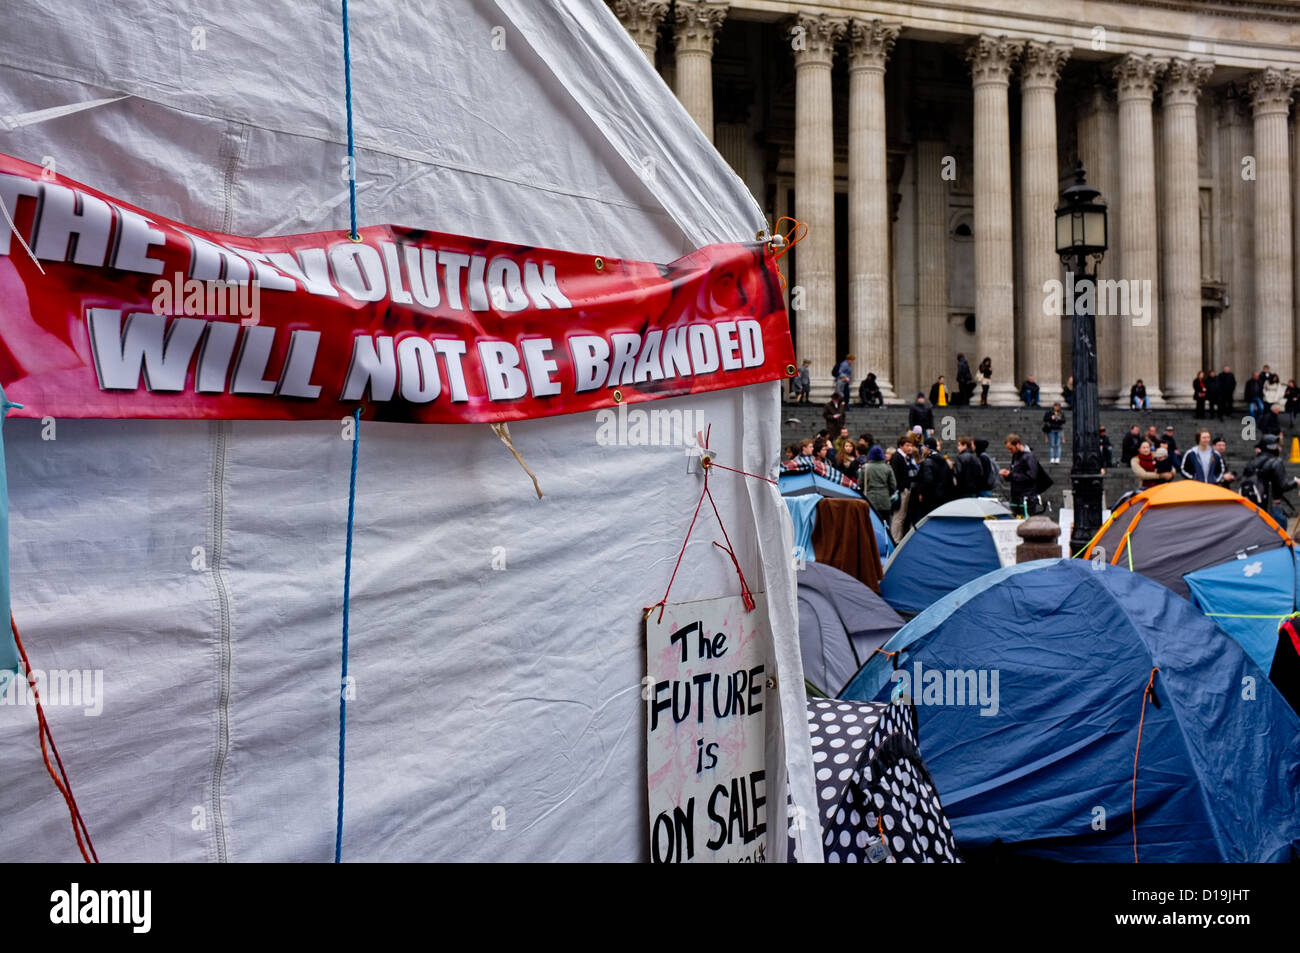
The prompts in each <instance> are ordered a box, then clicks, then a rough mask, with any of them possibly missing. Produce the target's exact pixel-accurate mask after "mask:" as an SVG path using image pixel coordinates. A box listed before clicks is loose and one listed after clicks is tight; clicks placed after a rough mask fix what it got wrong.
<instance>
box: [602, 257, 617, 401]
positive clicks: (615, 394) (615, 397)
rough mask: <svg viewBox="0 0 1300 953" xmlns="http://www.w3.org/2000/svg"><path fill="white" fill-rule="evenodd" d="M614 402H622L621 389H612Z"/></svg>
mask: <svg viewBox="0 0 1300 953" xmlns="http://www.w3.org/2000/svg"><path fill="white" fill-rule="evenodd" d="M596 261H600V259H599V258H597V259H596ZM614 403H616V404H621V403H623V392H622V391H621V390H616V391H614Z"/></svg>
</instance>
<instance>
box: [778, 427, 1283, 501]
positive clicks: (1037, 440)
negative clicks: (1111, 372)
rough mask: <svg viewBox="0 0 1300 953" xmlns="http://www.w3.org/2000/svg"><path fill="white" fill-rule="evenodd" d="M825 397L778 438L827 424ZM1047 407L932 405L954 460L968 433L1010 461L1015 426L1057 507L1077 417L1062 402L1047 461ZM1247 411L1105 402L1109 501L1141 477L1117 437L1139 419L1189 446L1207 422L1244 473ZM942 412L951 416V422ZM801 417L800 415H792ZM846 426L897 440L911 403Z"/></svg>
mask: <svg viewBox="0 0 1300 953" xmlns="http://www.w3.org/2000/svg"><path fill="white" fill-rule="evenodd" d="M821 411H822V405H821V404H805V405H798V404H790V403H786V404H785V405H784V406H783V407H782V426H781V443H782V446H785V445H787V444H790V443H793V442H795V441H797V440H799V439H801V438H804V437H807V436H810V435H812V434H815V433H817V431H819V430H821V429H823V428H824V427H825V421H824V420H823V419H822V415H821ZM1046 411H1047V408H1024V407H978V406H972V407H944V408H936V409H935V411H934V423H935V433H936V435H937V436H939V438H940V440H941V441H942V443H943V448H944V452H945V453H947V454H948V458H949V459H950V460H951V459H952V458H953V457H954V456H955V455H956V451H957V441H956V438H957V437H960V436H965V435H969V436H971V437H975V438H981V437H982V438H984V439H986V440H988V442H989V455H990V456H992V457H993V459H994V461H995V462H996V463H997V464H998V466H999V467H1003V466H1006V465H1007V464H1008V458H1007V451H1006V448H1005V447H1003V446H1002V441H1003V440H1004V439H1005V438H1006V435H1007V434H1008V433H1017V434H1019V435H1020V436H1021V438H1023V439H1024V441H1025V442H1026V443H1027V444H1028V445H1029V447H1030V448H1031V449H1032V450H1033V451H1034V454H1035V456H1037V457H1038V459H1039V461H1040V462H1041V463H1042V464H1043V466H1044V467H1045V468H1046V469H1047V472H1048V473H1050V474H1051V476H1052V480H1053V485H1052V487H1051V488H1050V489H1049V490H1048V492H1047V493H1046V494H1045V495H1046V497H1047V499H1048V501H1049V502H1051V504H1052V505H1053V507H1057V508H1059V507H1060V506H1061V502H1062V495H1061V494H1062V491H1063V490H1067V489H1069V487H1070V465H1071V442H1072V427H1073V420H1072V414H1071V412H1070V410H1069V409H1068V408H1067V409H1066V410H1065V430H1064V432H1063V433H1062V435H1061V461H1062V462H1061V463H1056V464H1052V463H1048V462H1047V446H1048V444H1047V435H1046V434H1044V433H1043V430H1042V428H1043V414H1044V413H1045V412H1046ZM1245 416H1246V414H1245V413H1244V412H1243V411H1240V410H1238V411H1237V413H1236V414H1235V415H1234V417H1233V418H1232V419H1231V420H1228V419H1225V420H1224V421H1222V422H1219V421H1217V420H1204V421H1201V420H1197V419H1196V415H1195V411H1192V410H1168V409H1166V410H1148V411H1132V410H1123V409H1115V408H1105V407H1103V408H1102V410H1101V423H1102V424H1103V425H1105V427H1106V432H1107V434H1108V435H1109V436H1110V439H1111V446H1112V454H1113V455H1114V458H1115V466H1114V467H1112V468H1111V470H1110V471H1109V472H1108V473H1107V475H1106V484H1105V485H1106V505H1107V506H1109V505H1110V503H1111V501H1113V500H1117V499H1119V497H1120V496H1122V495H1123V494H1124V493H1126V492H1128V491H1129V490H1131V489H1133V488H1134V487H1136V486H1137V485H1138V483H1137V480H1136V479H1134V477H1133V474H1132V471H1131V470H1130V469H1129V468H1128V467H1123V466H1120V465H1119V453H1120V445H1121V444H1122V442H1123V439H1124V435H1125V434H1126V433H1128V428H1129V427H1131V426H1132V425H1133V424H1135V423H1136V424H1138V426H1140V427H1141V428H1142V431H1143V432H1144V433H1145V432H1146V428H1147V427H1148V426H1149V425H1151V424H1154V425H1155V427H1156V431H1157V433H1160V434H1162V435H1163V433H1164V428H1165V426H1166V425H1168V424H1173V426H1174V437H1175V439H1176V440H1177V441H1178V449H1179V450H1186V449H1187V448H1188V447H1189V446H1191V445H1192V443H1193V439H1192V438H1193V434H1194V433H1195V431H1196V429H1197V428H1199V427H1200V426H1202V425H1204V426H1206V427H1208V428H1209V429H1210V431H1211V433H1214V434H1220V433H1221V434H1223V436H1224V437H1225V438H1226V440H1227V460H1226V463H1227V466H1228V469H1229V471H1231V472H1233V473H1240V472H1241V470H1242V468H1243V467H1244V466H1245V465H1246V463H1247V462H1248V461H1249V460H1251V459H1252V458H1253V457H1254V456H1255V451H1254V447H1255V439H1256V438H1254V437H1252V438H1250V439H1245V438H1244V437H1243V425H1242V418H1243V417H1245ZM945 418H952V420H951V423H950V424H949V422H948V421H946V420H945ZM792 419H797V420H798V421H800V422H799V423H790V421H791V420H792ZM847 421H848V426H849V433H851V434H853V436H854V437H855V438H856V437H857V436H858V435H859V434H861V433H864V432H865V433H871V434H873V435H874V436H875V438H876V440H877V442H879V443H882V444H884V445H886V446H892V445H893V444H894V442H895V441H896V440H897V439H898V436H899V434H901V433H903V432H904V431H905V430H906V429H907V407H906V406H905V405H897V406H887V407H871V408H867V407H859V406H856V405H852V406H850V407H849V410H848V417H847ZM1296 423H1297V426H1296V427H1293V426H1291V424H1290V420H1289V418H1288V417H1287V415H1286V414H1283V415H1282V441H1283V446H1282V459H1283V461H1287V460H1288V459H1289V457H1290V449H1291V437H1292V436H1293V435H1300V419H1297V421H1296ZM945 433H951V434H952V439H951V440H947V439H943V435H944V434H945ZM1287 469H1288V473H1290V474H1300V465H1292V464H1288V466H1287Z"/></svg>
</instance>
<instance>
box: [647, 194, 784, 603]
mask: <svg viewBox="0 0 1300 953" xmlns="http://www.w3.org/2000/svg"><path fill="white" fill-rule="evenodd" d="M791 221H794V220H793V219H791ZM778 224H779V223H778ZM806 227H807V226H805V228H806ZM800 237H802V236H800ZM712 433H713V425H712V424H710V425H709V428H708V429H707V430H706V431H705V432H704V433H697V434H696V438H697V440H698V441H699V446H700V448H701V449H702V450H703V452H704V453H705V454H707V453H709V449H708V447H709V436H710V435H711V434H712ZM700 467H701V469H703V470H704V489H703V490H702V491H701V493H700V499H699V501H698V502H697V503H696V504H695V515H694V516H692V517H691V525H690V526H689V527H687V530H686V538H685V539H684V540H682V548H681V551H680V552H678V554H677V562H676V564H675V565H674V566H673V574H672V576H670V577H669V579H668V588H667V589H665V590H664V597H663V598H662V599H660V600H659V601H658V602H656V603H655V604H654V605H652V606H647V607H646V609H645V613H646V615H647V616H648V615H649V614H650V613H651V612H653V611H654V610H655V609H658V610H659V621H662V620H663V617H664V609H665V608H666V607H667V605H668V593H670V592H672V589H673V583H674V582H675V581H676V579H677V570H678V569H680V568H681V565H682V557H683V556H685V555H686V546H687V544H688V543H689V542H690V541H691V533H692V532H694V530H695V523H696V521H697V520H698V519H699V518H700V507H702V506H703V505H704V501H705V499H707V500H708V501H709V505H710V506H711V507H712V508H713V516H714V518H715V519H716V520H717V521H718V529H720V530H722V538H723V539H724V540H725V541H726V545H725V546H724V545H723V544H722V543H719V542H718V541H717V540H714V541H713V545H714V546H717V547H718V548H719V549H720V550H722V551H723V552H724V553H726V554H727V555H728V556H730V557H731V565H732V566H734V567H735V569H736V575H737V577H739V579H740V597H741V599H743V600H744V602H745V609H746V611H748V612H753V611H754V606H755V602H754V593H753V591H752V590H751V589H750V588H749V583H748V582H746V580H745V573H744V571H743V570H742V569H741V568H740V560H739V559H737V558H736V551H735V550H734V549H733V548H732V546H731V537H730V536H728V535H727V527H726V526H725V525H723V522H722V514H721V513H719V512H718V504H717V503H716V502H715V501H714V499H713V494H712V493H711V492H709V474H710V473H711V472H712V471H713V470H714V469H715V468H716V469H719V470H728V471H730V472H731V473H739V474H740V475H741V476H747V477H753V478H754V479H755V480H766V481H767V482H768V483H772V484H776V483H777V481H776V480H773V479H771V478H770V477H765V476H760V475H759V474H757V473H747V472H745V471H744V470H737V469H735V468H733V467H724V466H723V465H722V464H720V463H716V462H714V460H713V458H712V457H710V456H705V457H703V458H702V459H701V461H700Z"/></svg>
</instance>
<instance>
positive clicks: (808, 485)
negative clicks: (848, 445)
mask: <svg viewBox="0 0 1300 953" xmlns="http://www.w3.org/2000/svg"><path fill="white" fill-rule="evenodd" d="M777 483H778V485H779V486H780V488H781V495H782V496H784V497H785V498H786V505H787V506H788V507H789V508H790V518H791V519H792V520H794V526H795V545H796V546H798V545H800V544H801V542H800V541H801V539H802V543H803V545H804V549H803V552H804V554H805V559H808V560H811V559H812V555H811V554H812V543H811V539H812V531H813V527H815V526H816V525H817V514H816V508H815V507H812V508H811V509H812V515H811V516H809V515H808V512H807V510H808V509H809V508H808V507H807V505H806V504H805V505H801V506H799V507H796V505H795V503H794V502H793V501H794V500H796V499H798V498H800V497H803V496H808V495H810V494H816V495H817V496H818V497H819V498H820V497H823V496H829V497H832V498H843V499H847V500H862V494H860V493H858V492H857V491H856V490H852V489H850V488H849V487H847V486H843V485H841V484H839V483H836V482H835V481H833V480H828V479H826V478H825V477H820V476H818V475H817V474H815V473H782V474H780V476H779V477H778V480H777ZM863 502H864V503H866V501H865V500H863ZM867 505H868V506H870V504H867ZM871 528H872V529H874V530H875V531H876V549H878V550H880V558H881V560H882V561H884V560H886V559H888V558H889V557H890V555H892V554H893V552H894V548H895V547H894V541H893V540H892V539H890V538H889V529H888V527H886V526H885V524H884V522H883V521H882V520H881V519H880V517H879V516H877V515H876V511H875V509H874V508H872V509H871ZM805 532H806V535H801V534H804V533H805Z"/></svg>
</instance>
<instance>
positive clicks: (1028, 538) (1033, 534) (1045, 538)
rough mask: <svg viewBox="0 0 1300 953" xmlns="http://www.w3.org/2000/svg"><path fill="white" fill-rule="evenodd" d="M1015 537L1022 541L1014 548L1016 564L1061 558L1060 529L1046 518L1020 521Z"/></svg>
mask: <svg viewBox="0 0 1300 953" xmlns="http://www.w3.org/2000/svg"><path fill="white" fill-rule="evenodd" d="M1016 535H1017V536H1019V537H1020V538H1021V540H1023V542H1021V544H1020V545H1019V546H1017V547H1016V562H1017V563H1027V562H1030V561H1032V560H1035V559H1059V558H1060V557H1061V542H1060V540H1061V527H1060V526H1058V525H1057V524H1056V523H1055V522H1053V521H1052V520H1051V519H1050V518H1049V517H1046V516H1031V517H1029V519H1027V520H1021V521H1020V525H1019V526H1017V527H1016Z"/></svg>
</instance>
